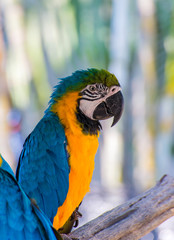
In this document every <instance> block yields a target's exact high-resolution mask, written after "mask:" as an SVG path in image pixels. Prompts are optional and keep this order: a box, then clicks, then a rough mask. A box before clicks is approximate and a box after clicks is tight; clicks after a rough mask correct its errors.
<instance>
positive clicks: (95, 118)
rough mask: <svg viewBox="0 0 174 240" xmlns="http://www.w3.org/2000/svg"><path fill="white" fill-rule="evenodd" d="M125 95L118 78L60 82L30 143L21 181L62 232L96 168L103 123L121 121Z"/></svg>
mask: <svg viewBox="0 0 174 240" xmlns="http://www.w3.org/2000/svg"><path fill="white" fill-rule="evenodd" d="M122 110H123V95H122V93H121V87H120V84H119V82H118V80H117V78H116V77H115V75H114V74H111V73H110V72H108V71H106V70H104V69H101V70H98V69H95V68H91V69H88V70H79V71H76V72H74V73H73V74H72V75H71V76H68V77H66V78H63V79H61V80H60V82H59V84H58V85H57V86H56V87H55V89H54V91H53V93H52V95H51V99H50V101H49V105H48V108H47V109H46V111H45V114H44V116H43V118H42V119H41V120H40V122H39V123H38V124H37V125H36V127H35V128H34V130H33V131H32V132H31V134H30V135H29V136H28V137H27V139H26V140H25V143H24V146H23V150H22V152H21V155H20V159H19V163H18V167H17V172H16V177H17V179H18V181H19V183H20V184H21V186H22V188H23V189H24V191H25V192H26V194H27V195H28V196H29V197H30V198H32V199H35V200H36V203H37V205H38V206H39V208H40V209H42V210H43V212H44V213H45V214H46V215H47V216H48V218H49V219H50V220H51V222H53V226H54V227H55V228H56V229H59V228H61V227H62V226H63V225H64V224H65V222H66V221H67V219H68V218H69V217H70V216H71V214H72V213H73V212H74V210H75V209H76V208H77V207H78V206H79V204H80V203H81V201H82V199H83V198H84V196H85V194H86V193H87V192H88V191H89V185H90V182H91V179H92V174H93V170H94V158H95V154H96V152H97V148H98V137H99V133H100V130H101V124H100V122H99V120H104V119H108V118H110V117H114V118H113V123H112V126H113V125H115V124H116V123H117V121H118V120H119V119H120V117H121V114H122Z"/></svg>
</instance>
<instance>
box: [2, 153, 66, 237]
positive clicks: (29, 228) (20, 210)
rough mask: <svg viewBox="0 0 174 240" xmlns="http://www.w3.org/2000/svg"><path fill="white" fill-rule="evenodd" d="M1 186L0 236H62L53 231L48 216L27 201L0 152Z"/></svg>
mask: <svg viewBox="0 0 174 240" xmlns="http://www.w3.org/2000/svg"><path fill="white" fill-rule="evenodd" d="M0 186H1V187H0V239H2V240H13V239H17V240H24V239H35V240H39V239H40V240H41V239H42V240H44V239H45V240H46V239H47V240H49V239H50V240H56V239H62V238H61V236H58V235H57V234H56V235H54V232H55V230H53V229H52V224H51V222H50V220H49V219H48V218H47V216H46V215H45V214H44V213H42V212H41V211H40V210H39V209H38V208H37V207H36V206H35V205H34V204H33V203H32V202H31V201H30V199H29V198H28V197H27V195H26V194H25V193H24V191H23V190H22V188H21V187H20V186H19V184H18V182H17V180H16V179H15V176H14V173H13V171H12V169H11V168H10V166H9V165H8V163H7V162H6V161H5V160H4V159H3V157H2V156H1V155H0ZM55 233H56V232H55Z"/></svg>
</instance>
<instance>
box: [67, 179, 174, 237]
mask: <svg viewBox="0 0 174 240" xmlns="http://www.w3.org/2000/svg"><path fill="white" fill-rule="evenodd" d="M172 216H174V178H173V177H170V176H167V175H165V176H164V177H162V178H161V180H160V181H159V182H158V183H157V184H156V186H155V187H153V188H151V189H149V190H148V191H146V192H145V193H142V194H140V195H138V196H137V197H135V198H133V199H131V200H129V201H127V202H126V203H124V204H122V205H120V206H118V207H116V208H114V209H112V210H110V211H108V212H106V213H104V214H103V215H101V216H99V217H98V218H96V219H94V220H92V221H90V222H89V223H87V224H85V225H84V226H82V227H80V228H78V229H77V230H75V231H73V232H72V233H70V234H69V237H70V239H79V240H89V239H90V240H97V239H100V240H113V239H114V240H138V239H140V238H141V237H143V236H145V235H146V234H148V233H149V232H151V231H152V230H153V229H155V228H156V227H157V226H159V225H160V224H161V223H162V222H164V221H165V220H167V219H168V218H170V217H172Z"/></svg>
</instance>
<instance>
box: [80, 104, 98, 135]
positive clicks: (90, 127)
mask: <svg viewBox="0 0 174 240" xmlns="http://www.w3.org/2000/svg"><path fill="white" fill-rule="evenodd" d="M76 117H77V120H78V122H79V124H80V126H81V128H82V131H83V133H84V134H90V135H98V132H99V131H100V130H101V129H102V126H101V124H100V122H99V121H97V120H92V119H90V118H88V117H86V116H85V115H84V114H83V113H82V112H81V111H80V109H79V107H77V111H76Z"/></svg>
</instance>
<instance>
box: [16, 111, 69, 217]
mask: <svg viewBox="0 0 174 240" xmlns="http://www.w3.org/2000/svg"><path fill="white" fill-rule="evenodd" d="M69 170H70V169H69V165H68V155H67V151H66V138H65V133H64V129H63V127H62V126H61V125H60V122H59V119H58V117H57V116H51V117H47V118H45V117H44V118H42V119H41V121H40V122H39V123H38V125H37V126H36V128H35V129H34V130H33V132H32V133H31V134H30V135H29V136H28V138H27V139H26V141H25V143H24V147H23V151H22V153H21V155H20V162H19V165H18V169H17V179H18V181H19V183H20V184H21V186H22V188H23V190H24V191H25V193H26V194H27V195H28V196H29V197H30V199H31V198H33V199H35V200H36V204H37V205H38V206H39V208H40V209H42V210H43V211H44V212H45V214H46V215H47V216H48V218H49V219H50V220H51V221H53V218H54V216H55V215H56V213H57V209H58V207H59V206H61V205H62V204H63V202H64V201H65V198H66V195H67V192H68V188H69Z"/></svg>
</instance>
